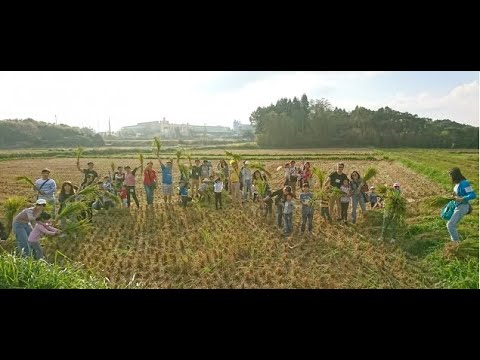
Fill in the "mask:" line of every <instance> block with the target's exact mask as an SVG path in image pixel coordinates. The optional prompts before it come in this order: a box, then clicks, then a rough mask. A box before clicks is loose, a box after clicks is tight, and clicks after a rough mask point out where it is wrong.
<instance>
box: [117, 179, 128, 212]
mask: <svg viewBox="0 0 480 360" xmlns="http://www.w3.org/2000/svg"><path fill="white" fill-rule="evenodd" d="M118 196H120V202H121V204H122V207H124V208H127V207H128V203H127V187H126V186H125V185H122V187H121V188H120V191H119V192H118Z"/></svg>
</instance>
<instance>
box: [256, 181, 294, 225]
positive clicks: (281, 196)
mask: <svg viewBox="0 0 480 360" xmlns="http://www.w3.org/2000/svg"><path fill="white" fill-rule="evenodd" d="M287 194H292V188H291V186H289V185H287V186H284V187H283V188H281V189H278V190H277V191H274V192H272V193H271V194H270V195H269V196H267V197H265V198H264V199H263V201H268V200H270V199H271V198H273V197H275V206H276V207H277V226H278V228H279V229H281V228H282V220H283V205H284V203H285V199H286V196H287ZM292 195H293V194H292Z"/></svg>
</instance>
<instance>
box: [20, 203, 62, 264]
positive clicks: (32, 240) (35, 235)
mask: <svg viewBox="0 0 480 360" xmlns="http://www.w3.org/2000/svg"><path fill="white" fill-rule="evenodd" d="M50 218H51V216H50V214H48V213H46V212H42V213H40V215H39V216H38V217H37V218H36V219H35V222H36V223H35V227H34V228H33V230H32V232H31V233H30V235H29V236H28V245H29V246H30V248H31V249H32V250H33V255H34V256H35V259H37V260H39V259H43V258H44V256H43V251H42V247H41V246H40V238H41V237H42V235H43V234H45V235H56V234H60V233H61V232H62V230H59V229H56V228H54V227H53V226H51V225H50V224H49V223H48V220H49V219H50Z"/></svg>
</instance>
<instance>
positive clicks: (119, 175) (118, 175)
mask: <svg viewBox="0 0 480 360" xmlns="http://www.w3.org/2000/svg"><path fill="white" fill-rule="evenodd" d="M124 181H125V173H124V172H123V167H122V166H119V167H117V171H115V172H114V173H113V184H114V189H115V195H117V194H118V192H119V191H120V189H121V188H122V186H123V182H124Z"/></svg>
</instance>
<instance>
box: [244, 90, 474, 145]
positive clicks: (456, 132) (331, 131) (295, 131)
mask: <svg viewBox="0 0 480 360" xmlns="http://www.w3.org/2000/svg"><path fill="white" fill-rule="evenodd" d="M250 122H251V123H252V125H255V129H256V130H255V134H256V136H257V143H258V145H259V146H261V147H276V148H279V147H286V148H291V147H364V146H375V147H419V148H478V134H479V133H478V127H475V126H470V125H463V124H459V123H456V122H454V121H451V120H432V119H429V118H421V117H418V116H417V115H413V114H410V113H408V112H399V111H395V110H393V109H390V108H389V107H385V108H380V109H378V110H376V111H374V110H369V109H366V108H364V107H360V106H357V107H356V108H355V110H353V111H351V112H347V111H345V110H344V109H339V108H336V107H335V108H334V107H333V106H332V105H331V104H330V103H329V102H328V100H326V99H321V100H309V99H308V98H307V96H306V95H303V96H302V97H301V99H300V100H299V99H297V98H296V97H294V98H293V100H291V99H287V98H283V99H280V100H278V101H277V103H276V104H275V105H273V104H271V105H270V106H265V107H259V108H257V110H255V111H254V112H252V114H251V116H250Z"/></svg>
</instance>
